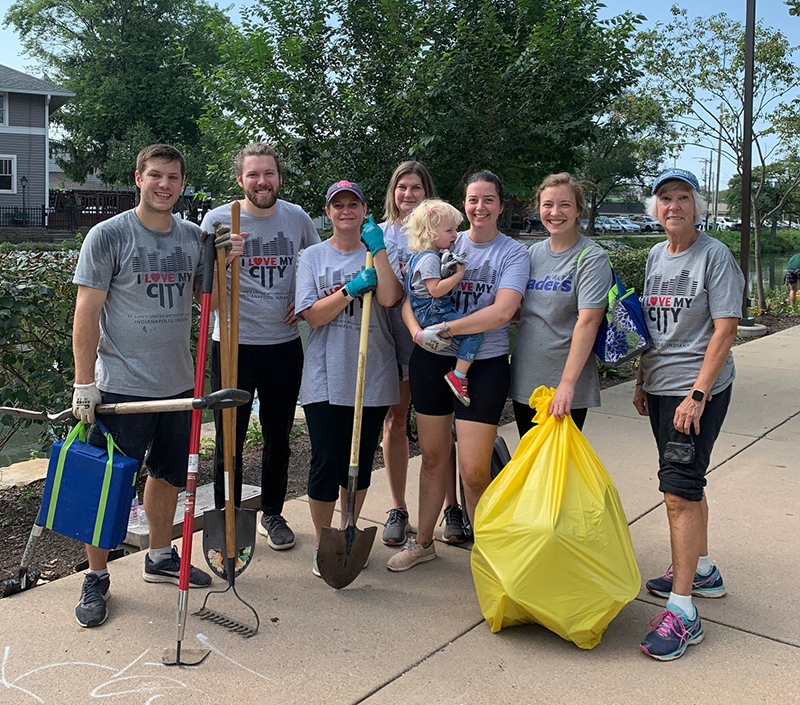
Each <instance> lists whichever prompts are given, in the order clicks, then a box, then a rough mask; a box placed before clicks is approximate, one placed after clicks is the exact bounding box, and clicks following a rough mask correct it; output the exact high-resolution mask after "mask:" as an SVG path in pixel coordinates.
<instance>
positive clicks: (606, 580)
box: [472, 387, 641, 649]
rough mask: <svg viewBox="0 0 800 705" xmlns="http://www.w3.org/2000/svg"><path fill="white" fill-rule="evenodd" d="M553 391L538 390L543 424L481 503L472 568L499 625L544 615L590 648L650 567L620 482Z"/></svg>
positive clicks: (493, 623) (487, 612)
mask: <svg viewBox="0 0 800 705" xmlns="http://www.w3.org/2000/svg"><path fill="white" fill-rule="evenodd" d="M554 394H555V390H554V389H552V388H551V389H548V388H547V387H539V388H538V389H536V390H535V391H534V393H533V395H532V396H531V399H530V405H531V407H534V408H535V409H536V416H535V418H534V420H535V421H536V423H537V426H535V427H534V428H533V429H531V430H530V431H529V432H528V433H526V434H525V435H524V436H523V438H522V440H521V441H520V444H519V447H518V448H517V451H516V453H514V457H513V458H511V461H510V462H509V464H508V465H506V467H505V469H504V470H503V472H501V473H500V474H499V475H498V476H497V477H496V478H495V479H494V481H493V482H492V484H491V485H489V488H488V489H487V490H486V492H484V494H483V497H481V500H480V502H478V506H477V508H476V510H475V546H474V548H473V549H472V576H473V579H474V580H475V589H476V590H477V593H478V600H479V602H480V605H481V611H482V612H483V616H484V617H485V618H486V621H487V622H489V626H490V627H491V628H492V631H493V632H498V631H500V630H501V629H503V628H504V627H510V626H512V625H515V624H524V623H529V622H536V623H538V624H541V625H543V626H545V627H547V628H548V629H549V630H550V631H553V632H555V633H556V634H558V635H559V636H561V637H562V638H564V639H567V640H568V641H572V642H574V643H575V644H577V645H578V646H579V647H581V648H582V649H591V648H593V647H594V646H597V644H599V643H600V638H601V637H602V635H603V632H604V631H605V630H606V628H607V627H608V625H609V624H610V623H611V620H612V619H614V617H616V616H617V613H618V612H619V611H620V610H621V609H622V608H623V607H624V606H625V605H626V604H627V603H628V602H630V601H631V600H633V598H634V597H636V595H637V593H638V592H639V587H640V585H641V576H640V574H639V567H638V566H637V564H636V557H635V556H634V554H633V546H632V544H631V535H630V532H629V531H628V524H627V521H626V520H625V514H624V512H623V511H622V504H621V503H620V500H619V495H618V494H617V488H616V487H615V486H614V483H613V482H612V481H611V478H610V477H609V475H608V472H606V469H605V468H604V467H603V464H602V463H601V462H600V459H599V458H598V457H597V454H596V453H595V452H594V450H592V447H591V446H590V445H589V442H588V441H587V440H586V438H585V437H584V436H583V434H582V433H581V432H580V431H579V430H578V427H577V426H576V425H575V422H574V421H573V420H572V417H569V416H568V417H567V418H565V419H564V420H563V421H559V420H557V419H556V418H555V417H553V416H551V415H550V414H549V413H548V408H549V407H550V402H551V401H552V399H553V395H554Z"/></svg>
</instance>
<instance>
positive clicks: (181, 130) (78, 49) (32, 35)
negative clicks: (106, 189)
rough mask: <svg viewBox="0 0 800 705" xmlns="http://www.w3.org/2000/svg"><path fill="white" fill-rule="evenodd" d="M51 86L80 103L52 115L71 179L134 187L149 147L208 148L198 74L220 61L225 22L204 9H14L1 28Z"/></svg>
mask: <svg viewBox="0 0 800 705" xmlns="http://www.w3.org/2000/svg"><path fill="white" fill-rule="evenodd" d="M4 25H5V26H9V25H11V26H13V27H14V29H15V30H16V32H17V33H18V34H19V36H20V42H21V44H22V47H23V50H24V52H25V53H26V54H27V55H28V56H31V57H32V58H34V59H36V60H37V61H38V63H39V65H40V66H41V68H42V69H43V72H44V74H45V76H46V78H47V79H48V80H50V81H52V82H54V83H56V84H59V85H61V86H63V87H64V88H66V89H68V90H71V91H73V92H74V93H75V97H74V98H72V99H70V100H69V101H68V102H67V103H66V105H65V106H64V107H63V108H62V109H61V110H59V111H58V112H57V113H55V115H54V123H55V124H56V125H58V126H59V127H60V128H61V130H60V137H59V140H58V142H60V146H61V148H62V151H63V152H64V154H65V156H64V157H63V158H58V162H59V164H60V165H61V166H62V168H63V169H64V172H65V173H66V174H67V175H68V176H69V177H70V178H73V179H75V180H77V181H83V180H84V179H85V178H86V176H87V175H88V174H90V173H92V172H93V171H95V170H97V171H99V173H100V176H101V177H102V178H103V180H104V181H106V182H108V183H114V184H126V185H130V184H131V183H132V182H133V160H132V159H131V154H133V155H134V156H135V154H136V152H138V150H139V149H141V148H142V147H143V146H145V145H146V144H147V143H148V142H152V141H164V142H169V143H171V144H175V145H177V146H179V147H182V148H184V149H187V150H192V149H194V148H196V147H197V146H198V145H199V144H200V143H201V139H202V135H201V133H200V130H199V129H198V123H197V121H198V118H199V117H200V115H201V114H202V112H203V107H204V105H203V103H204V96H203V92H202V89H201V87H200V85H199V83H198V81H197V79H196V77H195V72H196V71H209V70H211V69H212V67H214V66H215V65H216V64H217V62H218V60H219V53H218V50H217V42H218V37H217V36H215V35H214V34H213V33H212V32H210V31H209V29H208V26H212V25H213V26H216V27H218V28H220V29H224V28H226V27H227V26H229V22H228V20H227V18H226V16H225V15H224V14H223V13H222V11H221V10H219V9H218V8H217V7H216V6H215V7H212V6H210V5H208V4H207V3H206V2H205V1H204V0H138V1H136V2H133V1H132V0H16V2H14V3H13V4H12V5H11V7H10V8H9V10H8V12H7V13H6V15H5V18H4Z"/></svg>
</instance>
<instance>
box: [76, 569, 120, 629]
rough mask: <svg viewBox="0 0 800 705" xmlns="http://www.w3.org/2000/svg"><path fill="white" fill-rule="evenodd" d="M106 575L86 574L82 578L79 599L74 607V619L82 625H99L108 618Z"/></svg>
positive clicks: (107, 582) (107, 581) (109, 581)
mask: <svg viewBox="0 0 800 705" xmlns="http://www.w3.org/2000/svg"><path fill="white" fill-rule="evenodd" d="M110 584H111V579H110V578H109V577H108V575H107V574H106V575H103V576H100V577H98V576H96V575H87V576H85V577H84V579H83V587H82V588H81V601H80V602H79V603H78V606H77V607H76V608H75V619H77V620H78V624H80V625H81V626H82V627H99V626H100V625H101V624H102V623H103V622H105V621H106V619H107V618H108V608H107V607H106V602H107V601H108V598H109V597H111V595H110V594H109V591H108V588H109V585H110Z"/></svg>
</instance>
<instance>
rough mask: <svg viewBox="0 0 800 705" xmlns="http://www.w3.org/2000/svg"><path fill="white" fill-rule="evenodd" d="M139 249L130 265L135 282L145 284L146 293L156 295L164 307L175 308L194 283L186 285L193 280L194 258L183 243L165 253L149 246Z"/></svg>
mask: <svg viewBox="0 0 800 705" xmlns="http://www.w3.org/2000/svg"><path fill="white" fill-rule="evenodd" d="M136 251H137V254H135V255H134V256H133V261H132V265H131V266H132V269H133V273H134V274H135V275H136V282H137V283H138V284H141V285H143V286H144V287H145V293H146V294H147V296H148V297H149V298H151V299H156V300H157V301H158V305H159V306H160V307H161V308H165V309H172V308H174V307H175V304H176V303H177V301H178V299H179V298H180V297H182V296H184V294H186V293H187V291H188V294H189V295H190V296H191V293H192V291H191V286H189V287H188V289H187V285H189V284H190V283H191V281H192V272H193V271H194V266H193V265H194V262H193V261H192V257H191V256H190V255H187V254H186V253H185V252H184V251H183V248H182V247H181V246H180V245H178V246H177V247H175V249H174V250H173V251H172V254H169V255H166V256H164V254H163V252H162V251H158V250H156V251H154V252H150V251H148V250H147V248H146V247H139V248H137V250H136Z"/></svg>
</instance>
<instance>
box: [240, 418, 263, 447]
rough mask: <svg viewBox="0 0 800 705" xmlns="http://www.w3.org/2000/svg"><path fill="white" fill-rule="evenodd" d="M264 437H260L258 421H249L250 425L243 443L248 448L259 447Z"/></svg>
mask: <svg viewBox="0 0 800 705" xmlns="http://www.w3.org/2000/svg"><path fill="white" fill-rule="evenodd" d="M263 440H264V437H263V436H262V435H261V424H260V423H259V421H258V419H251V421H250V425H249V426H248V427H247V435H246V436H245V438H244V442H245V444H246V445H249V446H260V445H261V443H262V441H263Z"/></svg>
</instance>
